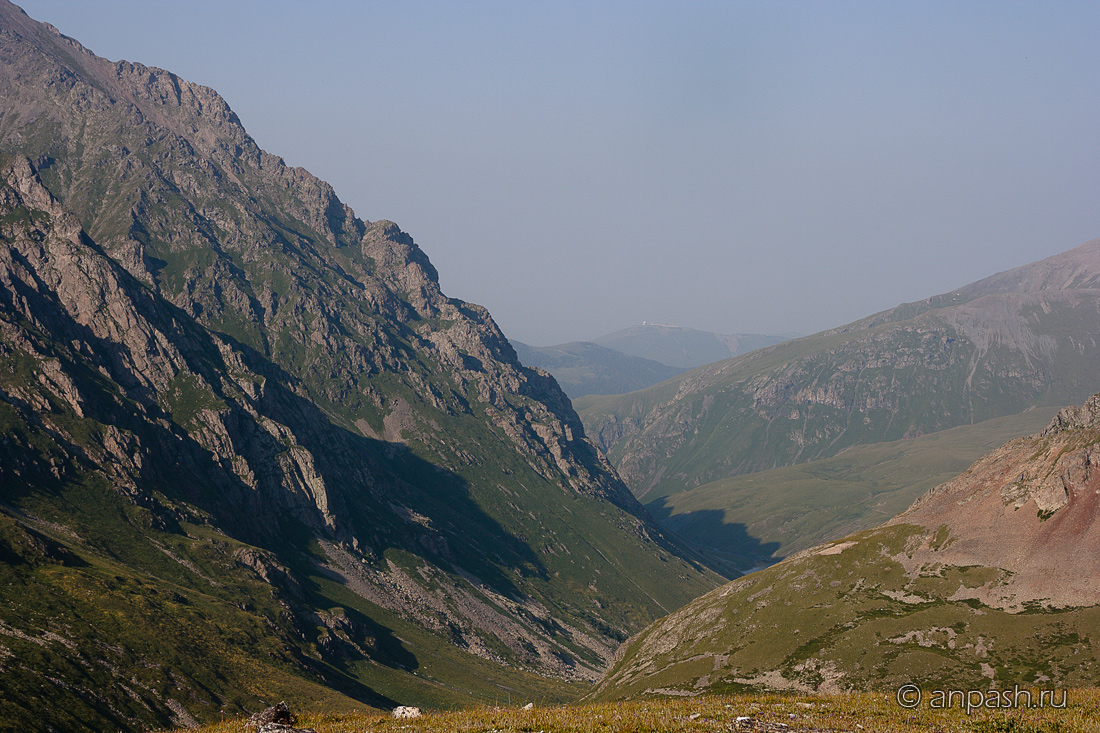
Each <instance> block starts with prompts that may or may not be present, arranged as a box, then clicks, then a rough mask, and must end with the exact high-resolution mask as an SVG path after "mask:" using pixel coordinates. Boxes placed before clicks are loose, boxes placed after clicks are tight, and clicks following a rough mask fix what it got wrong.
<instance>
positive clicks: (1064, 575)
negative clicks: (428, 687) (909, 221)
mask: <svg viewBox="0 0 1100 733" xmlns="http://www.w3.org/2000/svg"><path fill="white" fill-rule="evenodd" d="M1098 458H1100V395H1097V396H1094V397H1093V398H1091V399H1090V400H1089V401H1088V402H1087V403H1086V404H1085V405H1084V406H1083V407H1077V408H1067V409H1066V410H1063V411H1062V412H1060V413H1059V414H1058V416H1057V417H1056V418H1055V419H1054V421H1053V422H1052V423H1051V424H1050V426H1049V427H1048V428H1047V429H1046V430H1043V431H1042V432H1040V433H1038V434H1036V435H1033V436H1031V437H1028V438H1019V439H1016V440H1013V441H1010V442H1008V443H1006V444H1005V445H1004V446H1003V447H1001V448H1000V449H998V450H996V451H994V452H993V453H991V454H989V455H988V456H986V457H985V458H982V459H981V460H979V461H978V462H977V463H975V464H974V465H973V466H971V467H970V469H969V470H967V471H966V472H965V473H963V474H961V475H960V476H958V477H957V478H955V479H953V480H952V481H949V482H947V483H945V484H942V485H940V486H938V487H936V488H934V489H932V490H930V491H929V492H928V493H926V494H925V495H924V496H922V497H921V498H920V499H918V500H917V501H916V502H915V503H914V504H913V506H912V507H910V508H909V509H908V510H907V511H905V512H903V513H902V514H900V515H899V516H898V517H896V518H894V519H893V520H891V521H890V522H888V523H887V524H885V525H883V526H881V527H878V528H877V529H872V530H868V531H865V532H861V533H859V534H855V535H851V536H848V537H846V538H844V539H842V540H838V541H835V542H830V543H826V544H823V545H819V546H817V547H814V548H812V549H809V550H806V551H803V552H801V553H798V554H796V555H793V556H791V557H790V558H788V559H787V560H785V561H784V562H781V563H780V564H778V565H775V566H773V567H770V568H768V569H766V570H763V571H760V572H759V573H754V574H752V575H749V576H746V577H744V578H740V579H738V580H736V581H733V582H732V583H729V584H727V585H726V586H724V587H722V588H719V589H717V590H715V591H712V592H711V593H708V594H707V595H705V596H703V597H701V598H699V599H697V600H695V601H693V602H692V603H690V604H689V605H687V606H685V607H684V608H683V609H681V610H679V611H677V612H676V613H674V614H672V615H670V616H668V617H667V618H664V619H662V620H660V621H658V622H657V623H655V624H654V625H653V626H651V627H650V628H649V629H647V630H646V631H645V632H643V633H642V634H640V635H639V636H638V637H636V638H635V639H633V640H631V642H630V643H629V644H628V645H626V646H625V647H624V649H623V650H622V651H621V652H620V655H619V658H618V660H617V662H616V664H615V666H614V668H613V669H612V670H611V672H610V673H609V674H608V675H607V676H606V677H605V678H604V680H603V681H602V682H601V684H600V688H599V689H600V692H599V694H600V695H601V696H603V697H608V698H623V697H634V696H639V695H651V694H676V695H681V694H699V693H701V692H720V691H724V690H732V689H744V688H746V687H755V688H770V689H790V690H844V689H880V690H896V689H897V688H898V686H899V685H901V684H907V683H914V684H918V685H921V686H923V687H924V689H926V690H927V689H929V688H932V689H935V688H938V687H946V688H950V689H968V688H969V689H989V688H990V687H991V686H994V687H995V688H996V689H1012V687H1013V686H1014V685H1016V684H1019V685H1021V686H1025V685H1041V686H1050V687H1056V686H1094V685H1096V684H1097V683H1098V682H1100V633H1098V631H1097V630H1098V629H1100V625H1098V623H1100V560H1098V558H1100V553H1098V552H1097V549H1098V548H1100V521H1098V517H1100V473H1098V472H1097V471H1096V470H1095V466H1096V464H1097V461H1098Z"/></svg>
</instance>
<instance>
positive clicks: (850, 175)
mask: <svg viewBox="0 0 1100 733" xmlns="http://www.w3.org/2000/svg"><path fill="white" fill-rule="evenodd" d="M21 5H22V7H23V8H24V9H25V10H26V11H27V12H28V14H29V15H30V16H31V17H33V18H35V19H37V20H44V21H48V22H50V23H52V24H54V25H55V26H57V27H58V28H59V29H60V30H61V31H62V32H63V33H65V34H67V35H70V36H73V37H75V38H76V39H78V40H79V41H81V42H82V43H83V44H84V45H85V46H87V47H89V48H90V49H91V50H92V51H94V52H95V53H97V54H99V55H100V56H105V57H107V58H109V59H112V60H118V59H123V58H124V59H127V60H131V61H139V62H142V63H145V64H148V65H152V66H160V67H163V68H167V69H169V70H171V71H174V72H176V73H177V74H179V75H180V76H182V77H184V78H186V79H189V80H191V81H194V82H198V83H201V84H205V85H208V86H211V87H213V88H215V89H216V90H218V91H219V92H220V93H221V94H222V96H223V97H225V98H226V100H227V101H228V102H229V104H230V106H231V107H232V108H233V109H234V110H235V111H236V112H237V114H238V115H239V116H240V118H241V120H242V121H243V122H244V124H245V127H246V128H247V129H248V131H249V132H250V133H251V134H252V135H253V137H255V139H256V140H257V142H258V143H259V144H260V146H261V147H263V148H264V149H266V150H268V151H270V152H272V153H275V154H277V155H281V156H282V157H283V158H285V159H286V161H287V162H288V163H290V164H292V165H300V166H303V167H305V168H307V169H308V170H310V171H311V172H313V173H314V174H316V175H318V176H319V177H321V178H323V179H325V180H327V181H329V182H330V183H332V184H333V186H334V187H335V188H336V191H337V193H338V194H339V195H340V197H341V198H342V199H343V200H344V201H345V202H347V203H348V204H349V205H350V206H351V207H352V208H353V209H354V210H355V211H356V213H357V214H358V215H359V216H360V217H362V218H365V219H372V220H374V219H392V220H394V221H396V222H397V223H398V224H399V225H400V226H401V228H402V229H404V230H405V231H407V232H409V233H410V234H411V235H412V236H413V238H414V239H416V241H417V242H418V243H419V244H420V246H421V247H422V248H423V249H424V250H425V251H426V252H427V253H428V255H429V256H430V257H431V259H432V261H433V262H434V263H435V265H436V266H437V268H438V269H439V272H440V278H441V280H442V284H443V288H444V291H445V292H446V293H447V294H448V295H452V296H455V297H459V298H462V299H464V300H469V301H473V302H477V303H481V304H483V305H485V306H487V307H488V308H489V309H490V310H491V311H492V313H493V315H494V316H495V318H496V319H497V322H498V323H499V324H500V325H501V327H502V328H503V329H504V331H505V333H506V334H508V335H509V336H512V337H514V338H518V339H520V340H524V341H527V342H529V343H533V344H535V345H548V344H552V343H558V342H562V341H569V340H574V339H587V338H593V337H596V336H599V335H602V334H604V333H607V332H610V331H613V330H617V329H619V328H623V327H625V326H628V325H631V324H635V323H640V322H641V321H643V320H648V321H651V322H654V321H655V322H661V323H673V324H677V325H683V326H691V327H694V328H701V329H706V330H711V331H719V332H724V333H746V332H747V333H778V332H786V331H800V332H804V333H810V332H813V331H817V330H821V329H824V328H829V327H832V326H837V325H841V324H843V323H846V322H848V321H852V320H855V319H857V318H860V317H862V316H865V315H869V314H870V313H873V312H876V311H879V310H883V309H886V308H889V307H892V306H894V305H897V304H898V303H901V302H907V301H912V300H918V299H921V298H924V297H928V296H930V295H934V294H937V293H940V292H945V291H949V290H951V289H954V288H956V287H958V286H961V285H963V284H965V283H968V282H971V281H973V280H977V279H980V278H982V277H985V276H986V275H990V274H993V273H994V272H998V271H1001V270H1006V269H1009V268H1011V267H1015V266H1018V265H1022V264H1026V263H1028V262H1031V261H1034V260H1037V259H1041V258H1043V257H1046V256H1049V255H1052V254H1055V253H1057V252H1061V251H1063V250H1066V249H1069V248H1071V247H1074V246H1076V245H1078V244H1080V243H1082V242H1084V241H1086V240H1089V239H1092V238H1095V237H1100V43H1098V42H1097V39H1100V3H1097V2H1093V1H1091V0H1089V1H1087V2H1079V3H1069V2H1051V1H1050V0H1044V1H1043V2H1030V3H1014V2H1006V1H1004V0H998V1H997V2H980V3H979V2H969V3H968V2H957V1H953V2H934V1H929V0H921V1H920V2H904V3H903V2H894V3H889V2H881V1H877V2H862V3H852V2H835V1H829V2H789V1H786V2H785V1H782V0H772V1H770V2H685V1H683V0H680V1H677V2H652V3H647V2H604V3H600V2H577V3H572V2H525V1H522V0H507V1H501V2H468V1H466V0H461V1H460V0H453V1H451V2H409V1H408V0H402V1H401V2H332V1H329V2H319V1H317V0H311V1H310V2H273V1H272V0H262V1H261V0H252V1H244V0H241V1H237V2H234V1H233V0H218V1H217V2H208V1H206V0H187V2H181V1H179V0H174V1H173V2H166V1H161V2H155V1H151V0H140V1H138V0H97V1H96V2H94V3H93V2H87V0H79V1H77V0H26V1H25V2H23V3H21Z"/></svg>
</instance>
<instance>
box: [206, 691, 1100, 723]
mask: <svg viewBox="0 0 1100 733" xmlns="http://www.w3.org/2000/svg"><path fill="white" fill-rule="evenodd" d="M954 692H958V693H959V694H958V695H955V694H953V693H954ZM1029 692H1031V695H1032V696H1031V707H1030V708H1029V707H1028V698H1027V696H1025V693H1024V691H1022V690H1021V691H1019V692H1018V693H1016V691H1015V690H1008V691H1007V695H1006V694H1005V693H1006V691H1000V692H998V693H996V694H993V693H991V692H990V691H988V690H975V691H973V692H971V691H966V690H959V691H949V690H943V691H935V690H925V691H923V692H922V693H921V699H920V701H919V702H917V701H916V697H915V696H914V693H913V691H911V690H903V691H901V692H897V693H895V692H890V693H882V692H877V693H858V694H846V695H826V696H818V695H814V696H793V695H748V694H745V695H709V696H699V697H691V698H676V699H663V700H643V701H631V702H619V703H588V704H582V705H574V706H560V707H535V708H533V709H530V710H524V709H522V708H520V707H509V708H499V707H492V708H490V707H486V708H470V709H465V710H460V711H452V712H436V713H426V714H425V715H423V716H421V717H419V718H415V719H403V720H396V719H394V718H392V717H390V716H389V715H385V714H381V713H378V712H376V711H371V712H369V713H368V712H364V713H362V714H350V715H348V714H344V715H323V714H304V715H301V716H299V720H298V723H297V725H298V727H300V728H313V729H315V730H316V731H317V733H352V731H355V732H356V733H359V732H360V731H409V732H410V733H421V732H423V733H437V732H438V733H444V732H446V733H451V732H455V733H458V732H462V733H511V732H513V731H515V732H516V733H519V732H520V731H524V732H530V733H535V732H536V731H539V732H544V733H597V732H599V733H643V732H644V733H650V732H653V733H662V732H665V731H667V732H669V733H672V732H673V731H675V732H680V731H684V732H691V733H709V732H710V731H791V732H792V733H797V732H798V731H802V732H803V733H811V732H818V733H826V732H828V733H834V732H837V731H868V732H874V733H917V732H918V731H920V732H924V731H939V732H940V733H1093V732H1094V731H1098V730H1100V689H1096V688H1093V689H1077V690H1068V691H1066V690H1060V689H1059V690H1047V691H1043V690H1040V689H1035V690H1030V691H1029ZM1044 692H1046V693H1047V694H1046V697H1045V700H1044V702H1045V704H1044V705H1042V706H1040V696H1041V695H1042V694H1043V693H1044ZM941 693H942V694H941ZM949 694H950V695H951V697H950V698H948V697H947V695H949ZM1014 694H1016V695H1017V696H1015V697H1013V695H1014ZM899 699H900V701H899ZM968 699H969V701H970V704H971V706H972V709H971V710H969V711H968V710H967V700H968ZM1013 701H1015V702H1016V703H1017V704H1018V707H1015V708H1011V709H1009V708H1010V706H1011V705H1012V702H1013ZM903 702H904V703H907V704H908V705H909V707H905V706H903V704H902V703H903ZM914 703H916V704H915V705H914ZM948 703H950V707H947V704H948ZM983 703H984V705H983ZM978 706H981V707H978ZM1000 706H1004V707H1003V708H1002V707H1000ZM244 722H245V721H244V719H243V718H235V719H229V720H226V721H224V722H222V723H219V724H215V725H210V726H207V727H205V728H202V729H200V730H199V733H242V731H245V727H244ZM248 730H254V729H251V728H250V729H248Z"/></svg>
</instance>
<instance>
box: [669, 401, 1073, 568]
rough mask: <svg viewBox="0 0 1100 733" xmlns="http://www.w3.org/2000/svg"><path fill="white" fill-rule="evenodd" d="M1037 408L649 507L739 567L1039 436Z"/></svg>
mask: <svg viewBox="0 0 1100 733" xmlns="http://www.w3.org/2000/svg"><path fill="white" fill-rule="evenodd" d="M1055 412H1056V408H1039V409H1035V410H1029V411H1028V412H1024V413H1021V414H1019V415H1011V416H1009V417H1003V418H996V419H993V420H987V421H986V422H982V423H978V424H977V425H966V426H961V427H957V428H951V429H949V430H943V431H940V432H938V433H932V434H930V435H924V436H921V437H919V438H913V439H911V440H899V441H894V442H890V443H874V444H871V445H861V446H854V447H852V448H849V449H848V450H846V451H844V452H843V453H841V454H840V455H838V456H834V457H832V458H826V459H823V460H820V461H811V462H809V463H803V464H799V465H797V466H789V467H786V468H775V469H772V470H770V471H760V472H758V473H752V474H746V475H741V476H734V477H733V478H728V479H722V480H719V481H715V482H712V483H709V484H704V485H703V486H700V487H699V488H697V489H689V490H687V491H682V492H679V493H675V494H670V495H667V496H663V497H660V498H657V499H654V500H652V501H651V502H650V503H649V505H648V506H649V509H650V511H651V512H653V514H654V516H656V517H657V518H658V519H659V520H661V522H662V523H663V524H665V525H666V526H668V527H670V528H672V529H674V530H675V531H677V532H680V533H681V534H683V535H685V536H687V537H691V538H692V539H694V540H695V541H696V542H699V543H701V544H704V545H707V546H709V547H714V548H717V549H720V550H722V551H723V552H726V553H731V554H733V555H736V556H739V557H740V558H742V560H741V562H742V563H743V564H744V565H745V566H746V567H752V566H753V565H756V564H758V563H760V562H767V561H769V560H774V559H778V558H782V557H786V556H787V555H790V554H791V553H794V552H797V551H799V550H803V549H806V548H807V547H811V546H813V545H817V544H820V543H821V542H825V541H826V540H831V539H836V538H837V537H843V536H844V535H846V534H851V533H852V532H858V531H860V530H864V529H868V528H870V527H873V526H875V525H878V524H881V523H882V522H884V521H885V520H887V519H890V518H891V517H893V516H894V515H896V514H898V513H900V512H901V511H903V510H904V509H906V508H907V507H908V506H909V505H910V504H912V503H913V501H914V500H915V499H916V498H917V497H918V496H920V495H921V494H923V493H924V492H926V491H927V490H928V489H931V488H932V487H933V486H936V485H938V484H940V483H943V482H944V481H947V480H948V479H951V478H953V477H954V476H956V475H958V474H959V473H961V472H962V471H964V470H965V469H966V467H967V466H969V465H970V464H971V463H973V462H974V461H976V460H977V459H978V458H979V457H981V456H982V455H984V454H986V453H988V452H990V451H991V450H993V449H994V448H997V447H999V446H1000V445H1001V444H1003V443H1005V442H1006V441H1008V440H1010V439H1011V438H1016V437H1019V436H1022V435H1028V434H1031V433H1034V432H1038V431H1039V430H1040V429H1042V428H1043V427H1045V426H1046V425H1047V424H1048V423H1049V422H1050V419H1051V418H1052V417H1054V414H1055Z"/></svg>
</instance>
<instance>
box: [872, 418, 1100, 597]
mask: <svg viewBox="0 0 1100 733" xmlns="http://www.w3.org/2000/svg"><path fill="white" fill-rule="evenodd" d="M1098 397H1100V396H1093V397H1092V398H1090V399H1089V400H1088V402H1086V403H1085V404H1084V405H1083V406H1080V407H1069V408H1066V409H1064V410H1062V411H1061V412H1059V413H1058V415H1057V416H1056V417H1055V418H1054V420H1053V421H1052V422H1051V424H1050V426H1049V427H1048V428H1047V429H1045V430H1043V431H1042V432H1041V433H1039V434H1038V435H1034V436H1031V437H1028V438H1020V439H1018V440H1013V441H1010V442H1009V443H1007V444H1005V445H1004V446H1003V447H1001V448H1000V449H998V450H997V451H995V452H994V453H992V454H990V455H989V456H987V457H985V458H983V459H982V460H980V461H978V462H977V463H975V464H974V465H973V466H972V467H971V468H970V470H969V471H967V472H966V473H965V474H963V475H962V476H959V477H958V478H956V479H954V480H953V481H949V482H948V483H946V484H943V485H941V486H938V487H936V488H935V489H933V490H932V491H930V492H929V493H928V494H926V495H925V496H923V497H921V498H920V499H918V500H917V501H916V502H915V503H914V505H913V507H912V508H911V509H909V510H908V511H906V512H903V513H902V514H901V515H899V516H898V517H896V518H895V519H894V520H892V521H891V524H917V525H920V526H923V527H925V528H927V530H928V532H929V535H928V536H929V538H930V539H928V540H927V541H926V542H924V543H922V544H920V545H919V546H917V547H914V548H910V550H909V552H908V555H907V557H906V559H905V560H904V563H905V564H906V566H907V567H918V566H920V565H923V564H929V563H943V564H948V565H955V566H960V567H964V566H968V565H978V566H982V567H990V568H999V569H1000V570H1002V571H1003V572H1004V576H1003V578H1002V579H1000V580H998V581H997V582H996V583H989V584H983V585H981V586H977V587H974V588H959V589H958V590H957V591H956V593H955V594H954V596H953V597H955V598H959V599H962V598H976V599H978V600H980V601H982V602H983V603H985V604H988V605H991V606H995V607H999V608H1005V609H1007V610H1015V611H1019V610H1022V609H1024V608H1026V607H1028V606H1030V605H1033V604H1039V605H1041V606H1044V607H1053V608H1063V607H1068V606H1091V605H1098V604H1100V557H1098V554H1097V553H1095V552H1091V551H1089V550H1087V549H1086V548H1100V522H1097V521H1096V520H1097V518H1098V517H1100V474H1098V473H1097V472H1095V471H1094V470H1093V467H1094V466H1095V465H1097V461H1100V410H1098V409H1097V408H1098V407H1100V398H1098Z"/></svg>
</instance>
